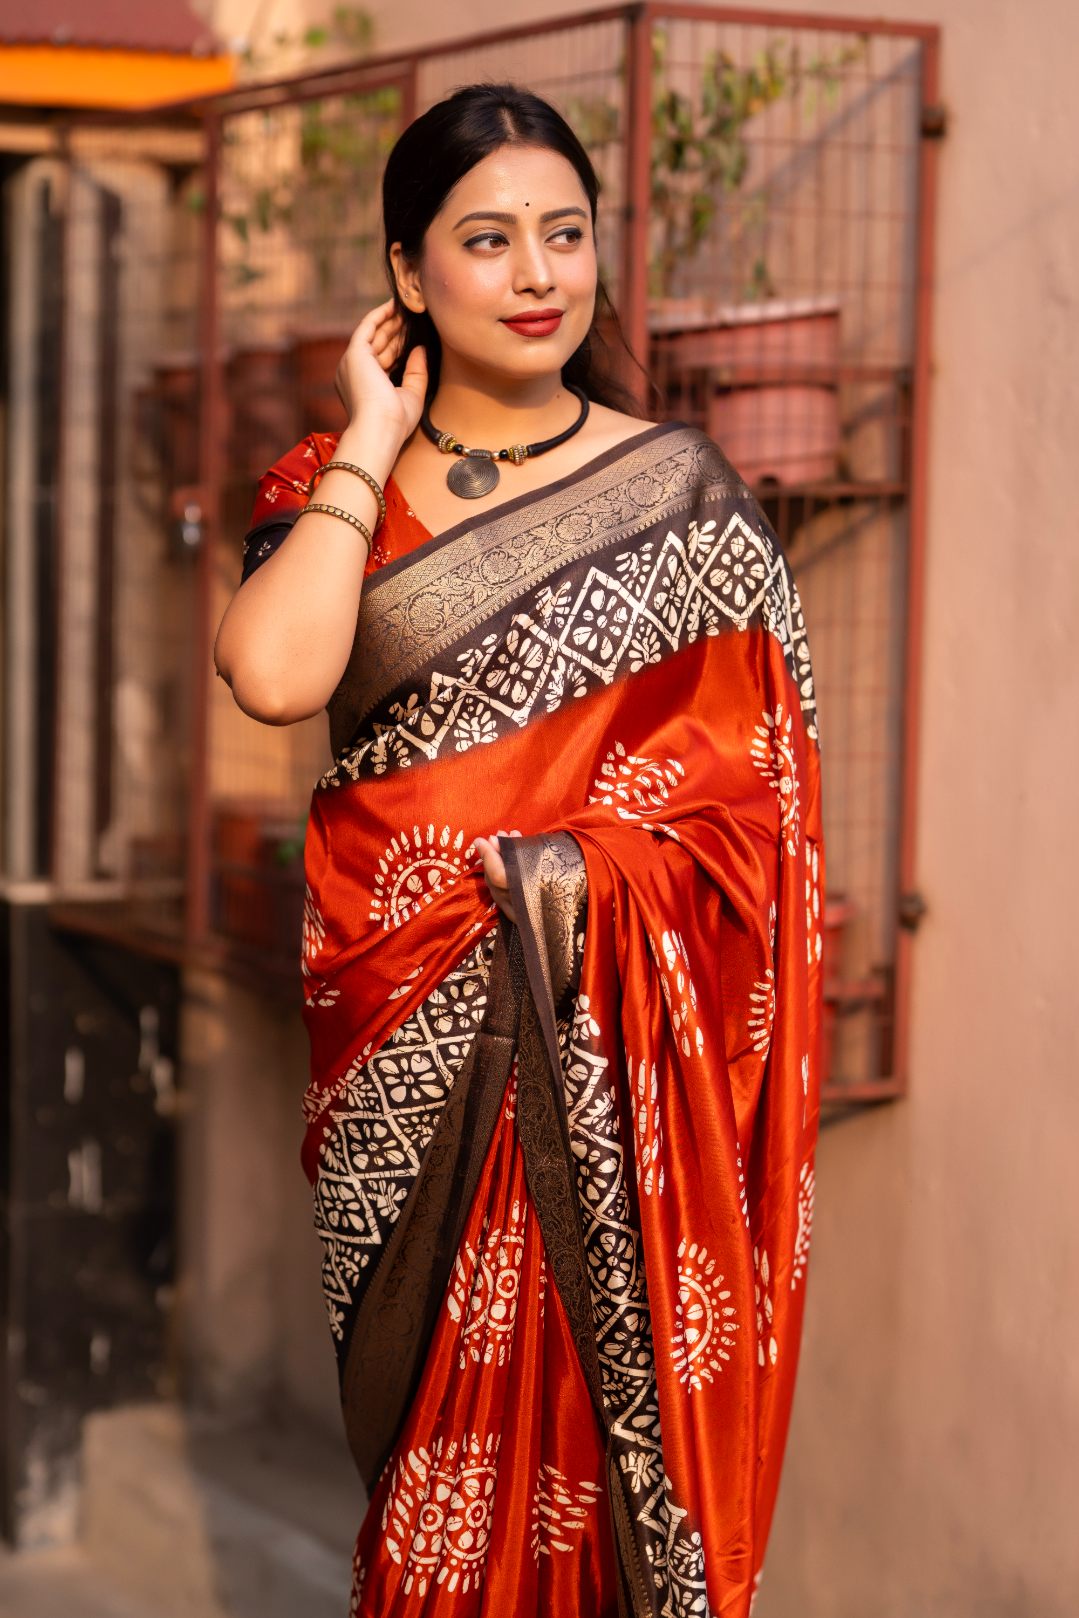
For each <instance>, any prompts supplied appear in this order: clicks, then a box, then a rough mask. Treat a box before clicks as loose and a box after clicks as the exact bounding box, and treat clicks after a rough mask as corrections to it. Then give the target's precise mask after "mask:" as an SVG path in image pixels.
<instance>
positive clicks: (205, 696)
mask: <svg viewBox="0 0 1079 1618" xmlns="http://www.w3.org/2000/svg"><path fill="white" fill-rule="evenodd" d="M205 129H206V144H205V153H204V162H205V165H206V170H205V172H206V186H205V194H206V207H205V211H204V214H203V234H202V253H201V258H202V266H201V276H200V282H199V356H200V366H201V376H200V390H199V404H200V410H199V506H200V508H201V514H202V541H201V543H200V545H199V548H198V551H197V553H196V557H195V579H194V601H193V617H194V623H193V626H192V629H193V633H192V636H191V664H190V674H189V679H190V693H191V707H190V715H191V719H190V724H191V734H190V737H189V755H188V756H189V758H190V780H189V784H188V825H187V896H186V897H187V902H186V905H185V910H184V936H185V939H186V941H187V943H188V944H193V943H195V942H197V941H199V940H201V939H203V938H205V937H206V935H207V934H208V932H209V897H210V895H209V882H210V849H209V842H210V802H209V796H210V793H209V788H210V751H209V748H210V685H211V680H212V678H213V675H212V674H211V668H210V664H211V659H212V655H213V652H212V642H211V624H210V614H211V611H212V609H213V578H214V568H213V554H214V547H215V545H216V543H217V534H218V527H219V523H220V508H221V442H220V439H221V434H220V426H219V424H220V421H221V398H222V376H221V354H220V323H221V322H220V309H219V299H218V284H217V245H218V244H217V205H218V192H219V187H220V164H221V119H220V117H218V116H217V114H216V113H214V112H211V113H209V114H208V116H207V118H206V125H205Z"/></svg>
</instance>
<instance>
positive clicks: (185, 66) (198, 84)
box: [0, 45, 236, 107]
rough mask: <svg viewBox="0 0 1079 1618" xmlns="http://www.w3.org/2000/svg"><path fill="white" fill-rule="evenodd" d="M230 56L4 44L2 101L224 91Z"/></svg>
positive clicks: (103, 103)
mask: <svg viewBox="0 0 1079 1618" xmlns="http://www.w3.org/2000/svg"><path fill="white" fill-rule="evenodd" d="M235 82H236V60H235V58H234V57H232V56H226V55H220V56H210V55H206V56H201V55H200V56H195V55H190V54H187V53H184V52H177V51H143V50H98V49H93V48H88V47H86V46H69V45H0V104H2V103H5V102H6V103H7V104H8V105H9V106H22V107H26V106H30V107H154V106H158V105H159V104H160V103H162V102H166V101H182V100H183V99H184V98H185V97H187V96H198V95H208V94H210V93H212V92H213V91H215V90H226V89H228V88H229V86H230V85H232V84H234V83H235Z"/></svg>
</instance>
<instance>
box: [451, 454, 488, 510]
mask: <svg viewBox="0 0 1079 1618" xmlns="http://www.w3.org/2000/svg"><path fill="white" fill-rule="evenodd" d="M446 482H447V484H448V485H449V487H450V488H451V489H452V490H453V492H454V494H459V495H460V496H461V498H462V500H478V499H479V497H480V495H481V494H486V493H487V491H488V490H489V489H493V488H494V486H495V484H496V483H497V482H498V467H497V466H496V464H495V462H494V460H493V458H492V457H491V456H490V455H489V454H477V453H475V452H472V453H470V454H467V455H462V456H461V458H460V459H459V460H457V461H454V463H453V465H452V466H451V467H450V469H449V471H448V472H447V473H446Z"/></svg>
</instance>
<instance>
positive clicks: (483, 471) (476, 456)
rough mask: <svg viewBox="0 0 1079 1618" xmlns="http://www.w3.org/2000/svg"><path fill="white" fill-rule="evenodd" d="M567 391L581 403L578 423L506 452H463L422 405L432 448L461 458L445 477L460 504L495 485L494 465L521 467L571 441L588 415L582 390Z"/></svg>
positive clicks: (423, 422) (570, 385) (422, 420)
mask: <svg viewBox="0 0 1079 1618" xmlns="http://www.w3.org/2000/svg"><path fill="white" fill-rule="evenodd" d="M566 387H567V388H568V389H569V391H570V392H571V393H573V394H576V396H577V398H578V399H579V400H580V401H581V413H580V415H579V416H578V417H577V420H576V421H575V422H572V423H571V424H570V426H568V427H567V428H566V430H565V432H562V433H556V434H555V436H554V437H553V438H544V439H541V441H540V442H539V443H538V444H511V445H510V447H509V449H466V448H465V446H464V445H463V444H462V443H461V441H460V439H457V438H455V437H454V436H453V434H452V433H440V432H439V430H438V428H437V427H436V426H434V424H433V423H432V421H431V417H430V414H429V407H428V406H427V405H424V407H423V415H422V416H421V417H420V426H421V427H422V428H423V430H424V432H425V433H426V434H427V436H428V438H429V439H430V440H431V442H432V444H437V445H438V447H439V449H440V450H441V451H442V453H443V454H444V455H450V454H453V453H456V454H458V455H460V456H461V459H460V460H459V461H454V463H453V465H452V466H451V467H450V469H449V471H448V472H447V473H446V483H447V486H448V487H449V488H450V489H452V490H453V492H454V494H459V495H460V496H461V498H462V500H478V499H479V497H480V495H481V494H486V493H487V491H488V490H489V489H493V488H494V486H495V484H496V483H497V482H498V466H497V465H496V462H498V461H512V462H513V463H514V465H515V466H520V464H521V462H522V461H523V460H524V459H525V458H526V457H527V456H529V455H542V454H543V452H544V450H545V449H554V447H555V445H556V444H564V443H565V441H566V439H567V438H572V437H573V434H574V433H575V432H577V431H578V430H579V428H581V427H583V426H584V423H585V417H586V416H587V415H588V398H587V395H586V394H585V392H584V390H583V389H582V388H578V387H576V386H575V385H574V384H573V383H572V382H567V383H566Z"/></svg>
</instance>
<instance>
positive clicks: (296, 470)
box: [240, 433, 338, 584]
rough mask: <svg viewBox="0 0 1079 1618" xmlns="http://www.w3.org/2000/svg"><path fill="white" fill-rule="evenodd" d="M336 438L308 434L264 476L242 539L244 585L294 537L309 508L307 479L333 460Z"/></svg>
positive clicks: (320, 434) (332, 434)
mask: <svg viewBox="0 0 1079 1618" xmlns="http://www.w3.org/2000/svg"><path fill="white" fill-rule="evenodd" d="M337 437H338V435H337V434H336V433H308V435H307V437H306V438H301V439H300V442H299V443H298V444H294V445H293V446H292V448H291V449H290V450H289V451H288V452H287V453H286V454H284V455H282V456H281V458H280V460H277V461H275V462H274V464H273V465H272V466H271V467H270V468H269V469H268V471H266V472H264V473H263V474H262V477H261V478H260V479H259V485H258V491H257V493H256V495H255V504H254V508H253V510H252V512H251V526H250V528H249V529H248V530H247V533H246V534H245V535H244V538H243V550H242V556H243V569H242V572H241V575H240V583H241V584H243V582H244V580H245V579H249V578H250V577H251V575H252V573H254V571H255V569H256V568H257V567H261V565H262V563H263V562H265V560H266V558H267V557H268V556H272V555H273V553H274V551H275V550H276V549H277V547H278V546H279V545H280V544H281V543H282V541H283V540H285V539H286V538H287V537H288V535H289V534H290V533H291V531H292V525H293V523H294V522H295V521H296V518H297V517H298V516H299V514H300V512H301V511H302V510H303V508H304V506H305V505H306V504H307V483H308V479H309V478H310V476H311V473H312V472H313V471H314V469H315V467H316V466H322V465H324V464H325V462H326V461H328V460H330V459H331V458H332V456H333V452H334V449H335V448H336V446H337Z"/></svg>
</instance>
